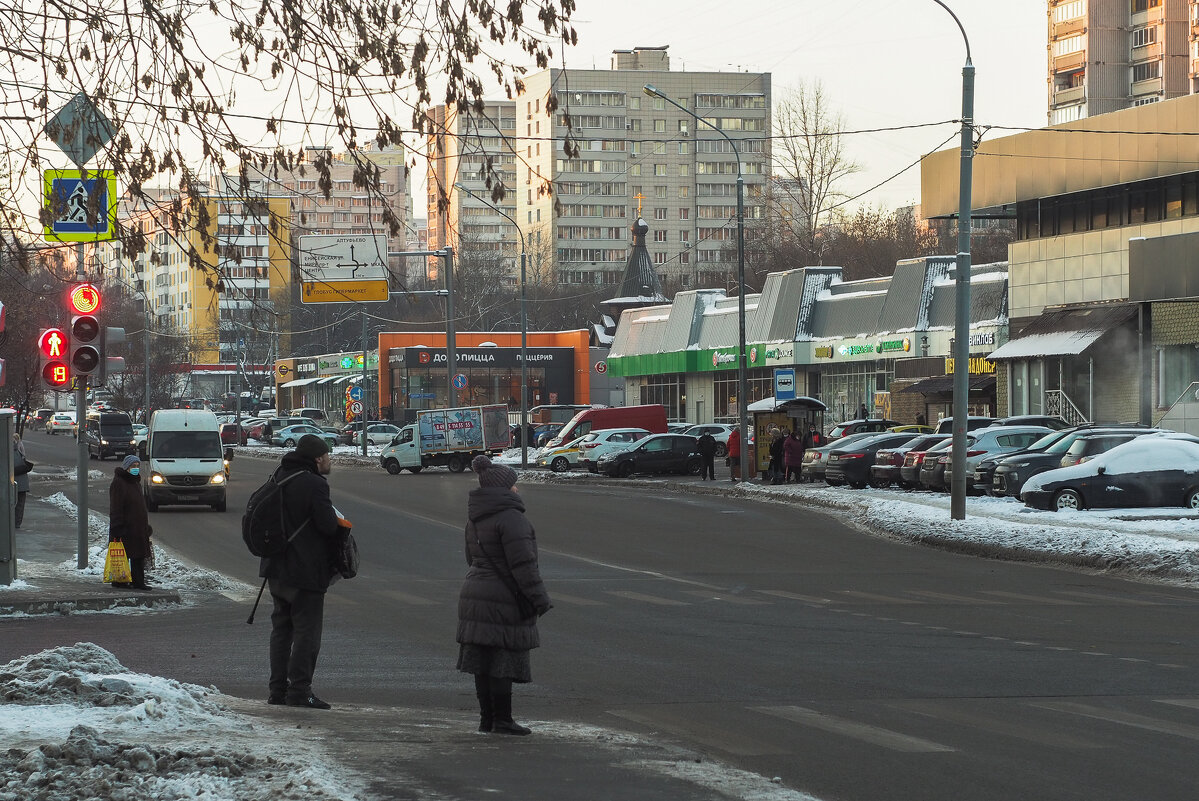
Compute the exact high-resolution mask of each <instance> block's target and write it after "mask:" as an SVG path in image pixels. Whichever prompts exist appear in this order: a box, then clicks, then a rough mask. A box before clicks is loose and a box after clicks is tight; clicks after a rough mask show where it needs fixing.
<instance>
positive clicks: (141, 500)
mask: <svg viewBox="0 0 1199 801" xmlns="http://www.w3.org/2000/svg"><path fill="white" fill-rule="evenodd" d="M140 472H141V462H140V461H139V460H138V458H137V457H136V456H133V455H130V456H126V457H125V461H123V462H121V466H120V467H118V468H117V469H116V472H115V473H114V474H113V477H112V484H110V485H109V487H108V541H109V542H112V541H113V540H120V541H121V542H123V543H124V544H125V555H126V556H128V557H129V572H130V574H131V578H132V586H133V588H134V589H138V590H148V589H151V587H150V585H149V584H147V583H146V559H147V558H149V556H150V548H152V547H153V546H152V545H151V544H150V535H151V534H152V533H154V529H153V527H151V526H150V516H149V515H148V514H147V513H146V498H145V496H144V495H142V485H141V478H140V476H139V473H140ZM113 586H114V587H115V586H117V585H116V584H114V585H113Z"/></svg>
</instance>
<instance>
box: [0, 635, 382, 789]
mask: <svg viewBox="0 0 1199 801" xmlns="http://www.w3.org/2000/svg"><path fill="white" fill-rule="evenodd" d="M221 698H222V696H220V695H219V694H218V693H217V692H216V690H215V689H205V688H203V687H197V686H195V685H189V684H181V683H179V682H176V681H172V680H169V679H163V678H159V677H155V676H147V675H144V674H139V673H131V672H130V671H129V670H127V669H126V668H125V667H123V666H122V665H121V664H120V662H118V661H117V659H116V657H114V656H113V655H112V654H111V653H109V652H108V651H105V650H104V649H103V648H100V647H98V646H96V645H93V644H91V643H76V644H75V645H73V646H67V647H60V648H54V649H51V650H47V651H42V652H40V653H37V654H33V655H31V656H25V657H21V658H19V659H15V660H13V661H12V662H9V663H8V664H6V665H0V704H2V705H3V714H0V744H2V747H3V752H2V753H0V801H61V800H62V799H79V801H83V800H84V799H94V798H105V799H112V801H133V800H134V799H149V798H153V799H162V800H163V801H174V800H175V799H193V798H197V797H209V798H220V799H228V800H229V801H242V799H245V801H251V799H253V800H254V801H257V800H258V799H262V798H271V799H281V800H282V801H290V800H291V799H295V801H299V800H300V799H306V800H307V799H312V800H314V801H323V799H345V798H351V797H354V796H355V795H358V796H361V795H362V793H361V791H360V790H358V791H357V792H356V791H355V789H354V785H353V784H352V783H351V781H352V780H351V779H350V777H348V776H347V775H345V774H344V773H342V772H340V771H339V772H338V775H335V773H334V771H333V770H332V769H331V768H330V767H329V766H328V765H326V764H323V763H322V761H321V755H320V754H313V753H311V750H310V749H309V748H308V747H307V746H306V745H305V744H303V743H294V742H286V738H285V737H283V736H281V733H280V732H276V731H269V732H264V731H261V730H259V729H260V727H262V726H263V725H264V724H263V723H261V722H259V721H255V720H252V719H250V718H246V717H244V716H241V715H237V714H235V713H233V712H231V711H229V710H228V709H227V708H226V707H225V706H224V705H223V704H222V703H221Z"/></svg>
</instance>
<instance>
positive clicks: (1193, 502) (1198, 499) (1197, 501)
mask: <svg viewBox="0 0 1199 801" xmlns="http://www.w3.org/2000/svg"><path fill="white" fill-rule="evenodd" d="M1182 505H1183V506H1187V507H1190V508H1191V509H1199V489H1193V490H1191V491H1190V492H1188V493H1187V497H1186V500H1185V501H1183V502H1182Z"/></svg>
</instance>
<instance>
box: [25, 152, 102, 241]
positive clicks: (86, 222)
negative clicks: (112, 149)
mask: <svg viewBox="0 0 1199 801" xmlns="http://www.w3.org/2000/svg"><path fill="white" fill-rule="evenodd" d="M85 172H86V174H87V177H86V178H85V177H84V173H85ZM42 179H43V180H42V183H43V186H44V188H45V194H44V203H45V208H46V210H47V211H49V213H50V214H49V217H50V221H49V222H48V223H46V225H45V229H44V231H43V235H44V236H45V237H46V239H47V240H50V241H54V242H99V241H102V240H106V239H112V238H113V237H114V234H115V232H116V222H117V174H116V173H115V172H114V171H112V170H86V171H84V170H46V171H45V173H43V175H42Z"/></svg>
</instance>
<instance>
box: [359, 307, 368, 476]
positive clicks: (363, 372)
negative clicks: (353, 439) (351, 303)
mask: <svg viewBox="0 0 1199 801" xmlns="http://www.w3.org/2000/svg"><path fill="white" fill-rule="evenodd" d="M359 305H362V304H359ZM359 386H360V387H362V400H360V401H359V403H361V404H362V455H363V456H366V422H367V417H369V415H368V414H367V413H366V306H364V305H362V381H360V382H359Z"/></svg>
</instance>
